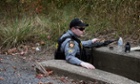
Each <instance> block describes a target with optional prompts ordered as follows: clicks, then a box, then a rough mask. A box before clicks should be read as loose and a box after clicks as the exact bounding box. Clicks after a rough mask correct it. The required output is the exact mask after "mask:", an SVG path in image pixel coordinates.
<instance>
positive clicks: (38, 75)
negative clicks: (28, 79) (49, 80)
mask: <svg viewBox="0 0 140 84" xmlns="http://www.w3.org/2000/svg"><path fill="white" fill-rule="evenodd" d="M43 77H44V76H43V74H37V75H36V78H38V79H41V78H43Z"/></svg>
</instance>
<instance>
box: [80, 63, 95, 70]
mask: <svg viewBox="0 0 140 84" xmlns="http://www.w3.org/2000/svg"><path fill="white" fill-rule="evenodd" d="M81 66H82V67H85V68H87V69H95V67H94V66H93V65H92V64H90V63H87V62H81Z"/></svg>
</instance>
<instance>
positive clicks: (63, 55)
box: [55, 18, 111, 69]
mask: <svg viewBox="0 0 140 84" xmlns="http://www.w3.org/2000/svg"><path fill="white" fill-rule="evenodd" d="M87 26H88V24H86V23H84V22H83V21H82V20H80V19H79V18H75V19H73V20H72V21H71V22H70V24H69V30H68V31H67V32H66V33H64V34H63V35H62V36H61V37H60V38H59V41H58V48H57V50H56V52H55V59H64V60H66V61H67V62H68V63H71V64H74V65H79V66H82V67H85V68H87V69H95V67H94V66H93V65H92V64H90V63H88V62H87V60H86V55H85V53H84V47H93V46H95V47H100V46H105V45H108V44H109V43H107V42H106V43H100V42H98V41H99V39H97V38H94V39H92V40H88V41H80V40H79V39H78V38H79V37H82V36H83V34H84V33H85V28H86V27H87ZM110 43H111V42H110Z"/></svg>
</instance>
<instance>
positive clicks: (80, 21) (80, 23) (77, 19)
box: [69, 18, 88, 28]
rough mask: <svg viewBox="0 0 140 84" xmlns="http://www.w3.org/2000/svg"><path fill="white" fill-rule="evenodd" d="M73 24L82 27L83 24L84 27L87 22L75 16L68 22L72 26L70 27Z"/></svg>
mask: <svg viewBox="0 0 140 84" xmlns="http://www.w3.org/2000/svg"><path fill="white" fill-rule="evenodd" d="M75 26H82V27H83V26H85V27H87V26H88V24H86V23H83V21H82V20H80V19H79V18H75V19H73V20H72V21H71V22H70V25H69V27H70V28H72V27H75Z"/></svg>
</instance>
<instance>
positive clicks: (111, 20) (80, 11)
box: [0, 0, 140, 47]
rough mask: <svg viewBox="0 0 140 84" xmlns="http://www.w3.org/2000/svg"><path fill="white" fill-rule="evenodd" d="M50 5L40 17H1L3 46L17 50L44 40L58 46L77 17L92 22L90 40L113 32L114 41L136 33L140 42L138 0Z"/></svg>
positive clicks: (51, 3) (0, 25)
mask: <svg viewBox="0 0 140 84" xmlns="http://www.w3.org/2000/svg"><path fill="white" fill-rule="evenodd" d="M46 2H47V1H44V2H43V3H42V5H43V7H44V10H43V12H42V13H40V14H33V13H31V14H30V15H26V14H25V13H23V14H20V15H19V16H17V17H13V16H15V15H14V14H13V15H11V17H10V15H9V13H8V12H6V13H5V16H3V17H1V16H0V18H1V23H0V32H1V33H0V46H2V47H16V46H18V45H20V44H22V43H26V42H32V43H36V42H39V41H42V40H43V41H45V42H46V45H48V46H49V45H54V43H55V42H56V40H57V39H58V37H59V36H60V35H61V34H62V33H63V32H64V31H67V29H68V28H69V23H70V21H71V20H72V19H73V18H75V17H78V18H80V19H82V20H83V21H85V22H86V23H89V25H90V26H89V27H88V28H87V29H86V32H87V33H86V36H85V37H86V39H91V38H93V37H98V35H102V34H105V35H107V34H109V33H113V32H114V34H113V36H112V37H114V38H116V37H119V36H122V37H123V36H126V35H128V36H131V37H133V36H134V35H135V34H134V33H136V35H137V36H138V38H137V39H140V33H139V32H138V31H140V30H139V29H140V24H139V23H140V19H139V17H140V16H139V15H138V12H137V11H138V3H137V2H138V1H137V0H133V1H132V0H129V1H124V0H107V1H105V0H101V1H97V0H92V1H85V0H80V3H77V0H72V1H64V2H63V0H62V2H63V3H61V1H60V2H59V1H55V0H52V1H50V2H49V3H46ZM22 8H24V7H22ZM11 10H12V9H11ZM4 12H5V11H4ZM28 12H29V11H28ZM48 37H50V38H48Z"/></svg>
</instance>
